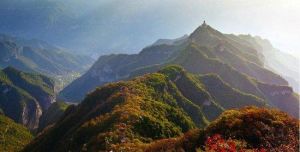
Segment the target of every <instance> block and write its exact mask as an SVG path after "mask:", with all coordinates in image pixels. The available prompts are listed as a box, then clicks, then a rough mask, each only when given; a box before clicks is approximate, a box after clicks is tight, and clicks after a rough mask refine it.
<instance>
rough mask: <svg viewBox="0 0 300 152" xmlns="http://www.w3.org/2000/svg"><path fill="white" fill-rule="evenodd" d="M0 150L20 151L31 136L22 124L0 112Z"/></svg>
mask: <svg viewBox="0 0 300 152" xmlns="http://www.w3.org/2000/svg"><path fill="white" fill-rule="evenodd" d="M0 135H1V137H0V151H6V152H14V151H20V150H22V148H23V147H24V146H25V145H26V144H28V143H29V142H30V141H31V140H32V139H33V136H32V135H31V133H30V132H29V130H27V129H26V128H25V127H24V126H22V125H20V124H17V123H15V122H14V121H13V120H11V119H10V118H7V117H6V116H4V115H2V114H0Z"/></svg>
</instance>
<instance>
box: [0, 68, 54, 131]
mask: <svg viewBox="0 0 300 152" xmlns="http://www.w3.org/2000/svg"><path fill="white" fill-rule="evenodd" d="M0 84H1V86H0V97H1V98H0V108H1V109H2V110H3V112H4V114H5V115H6V116H8V117H10V118H12V119H13V120H15V121H16V122H19V123H21V124H24V125H25V126H27V127H28V128H30V129H36V128H37V127H38V123H39V118H40V116H41V114H42V111H44V110H46V109H47V108H48V107H49V106H50V104H51V103H52V102H54V101H55V95H54V82H53V80H51V79H49V78H48V77H45V76H42V75H39V74H30V73H25V72H22V71H19V70H17V69H14V68H12V67H7V68H5V69H4V70H1V71H0Z"/></svg>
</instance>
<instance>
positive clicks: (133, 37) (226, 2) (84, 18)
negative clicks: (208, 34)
mask: <svg viewBox="0 0 300 152" xmlns="http://www.w3.org/2000/svg"><path fill="white" fill-rule="evenodd" d="M48 2H50V3H48ZM52 2H55V3H58V5H51V3H52ZM9 3H12V4H11V5H8V4H9ZM61 3H64V5H60V4H61ZM29 4H30V5H29ZM55 6H59V7H55ZM61 6H63V7H61ZM8 7H10V8H8ZM16 8H17V9H16ZM51 8H52V9H51ZM61 8H62V9H61ZM60 9H61V10H62V11H61V10H60ZM1 11H2V15H4V16H3V17H1V18H0V27H2V28H1V29H4V30H3V31H0V32H7V31H10V33H13V34H15V33H17V34H18V33H21V34H20V35H21V36H22V34H23V35H24V36H25V37H30V36H32V37H37V38H41V39H45V40H47V41H50V42H54V43H56V42H61V43H62V44H66V45H67V44H69V46H73V47H75V48H78V47H81V48H82V49H84V50H93V49H94V50H97V51H99V52H101V51H104V50H110V51H114V50H120V51H128V52H131V53H132V52H137V51H140V49H141V48H143V47H144V46H146V45H149V44H151V43H153V42H154V41H155V40H157V39H159V38H176V37H179V36H182V35H184V34H190V33H191V32H192V31H193V30H194V29H196V28H197V27H198V26H199V25H201V24H202V22H203V20H206V22H207V23H208V24H210V25H211V26H212V27H214V28H215V29H217V30H219V31H221V32H223V33H234V34H251V35H259V36H262V37H263V38H267V39H269V40H271V42H272V44H273V45H274V46H275V47H277V48H279V49H280V50H282V51H286V52H293V53H297V54H298V55H299V56H300V53H298V52H300V43H299V40H300V0H0V15H1ZM3 11H4V12H6V13H3ZM7 12H8V13H7ZM53 12H54V13H53ZM12 14H14V16H12ZM47 14H50V19H51V22H53V23H54V24H53V25H52V23H51V24H48V23H47V24H43V23H44V22H43V19H45V18H47V17H45V16H47ZM8 15H9V16H10V17H7V16H8ZM22 15H23V16H22ZM48 18H49V17H48ZM41 20H42V21H41ZM48 26H49V27H48ZM51 26H53V27H52V29H53V30H52V31H51ZM43 27H45V28H43ZM55 40H56V41H55ZM65 41H66V42H65Z"/></svg>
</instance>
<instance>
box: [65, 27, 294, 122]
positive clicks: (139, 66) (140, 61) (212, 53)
mask: <svg viewBox="0 0 300 152" xmlns="http://www.w3.org/2000/svg"><path fill="white" fill-rule="evenodd" d="M234 38H235V37H234ZM234 38H232V37H230V36H228V35H225V34H222V33H220V32H219V31H217V30H215V29H213V28H212V27H210V26H209V25H207V24H205V23H204V24H203V25H201V26H199V28H197V29H196V30H195V31H194V32H193V33H192V34H191V35H190V36H189V37H188V38H186V40H184V42H183V43H179V44H177V43H176V44H174V45H168V44H161V45H153V46H149V47H146V48H145V49H143V50H142V51H141V52H140V53H139V54H133V55H126V54H119V55H107V56H101V57H100V58H99V59H98V61H97V62H95V64H94V65H93V66H92V67H91V69H90V70H89V71H87V72H86V73H85V74H84V75H83V76H81V77H80V78H78V79H76V80H75V81H73V82H72V83H71V84H70V85H68V86H67V87H66V88H65V89H64V90H62V91H61V92H60V95H59V97H60V98H62V99H64V100H66V101H72V102H79V101H80V100H81V99H82V98H83V97H84V95H85V94H86V93H87V92H90V91H92V90H93V89H95V88H96V87H97V86H99V85H103V84H105V83H109V82H114V81H118V80H124V79H130V78H132V77H135V76H138V75H143V74H145V73H151V72H155V71H157V70H159V69H161V68H163V67H164V66H166V65H172V64H177V65H181V66H183V67H184V68H185V69H186V70H187V71H188V72H191V73H194V74H209V73H214V74H217V75H219V76H220V77H221V78H222V79H223V80H224V82H226V83H228V84H229V85H230V87H232V88H235V89H237V90H239V91H241V92H243V93H246V94H252V95H255V96H257V97H259V98H262V99H264V100H266V101H268V103H269V104H270V105H271V106H273V107H277V108H280V109H281V110H283V111H286V112H289V113H290V114H292V115H293V116H296V117H298V113H299V112H298V109H297V108H295V106H291V105H299V99H298V98H297V94H295V93H294V92H293V90H292V88H291V87H288V86H287V85H288V82H287V81H286V80H285V79H283V78H282V77H281V76H279V75H278V74H276V73H274V72H272V71H271V70H268V69H267V68H265V67H264V65H263V64H264V62H263V60H262V59H263V55H262V53H261V52H259V51H257V50H256V49H255V47H254V46H249V45H246V44H244V41H243V40H239V41H238V40H236V39H234ZM247 44H248V43H247ZM270 85H271V86H272V87H273V88H274V89H265V88H267V86H270ZM275 90H276V91H275ZM277 99H280V101H279V100H277ZM283 101H286V102H289V103H292V104H290V105H285V104H283V103H280V102H283Z"/></svg>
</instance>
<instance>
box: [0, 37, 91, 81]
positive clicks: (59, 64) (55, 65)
mask: <svg viewBox="0 0 300 152" xmlns="http://www.w3.org/2000/svg"><path fill="white" fill-rule="evenodd" d="M0 50H1V54H0V56H1V57H0V67H2V68H5V67H7V66H13V67H16V68H18V69H21V70H24V71H27V72H39V73H42V74H48V75H52V76H57V75H66V74H69V73H72V72H83V71H85V70H86V69H87V68H88V67H89V66H90V65H91V64H92V62H93V59H91V58H89V57H87V56H81V55H74V54H71V53H68V52H66V51H65V50H63V49H61V48H59V47H57V46H53V45H50V44H48V43H47V42H43V41H40V40H27V39H22V38H18V37H12V36H8V35H4V34H2V35H0Z"/></svg>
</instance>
